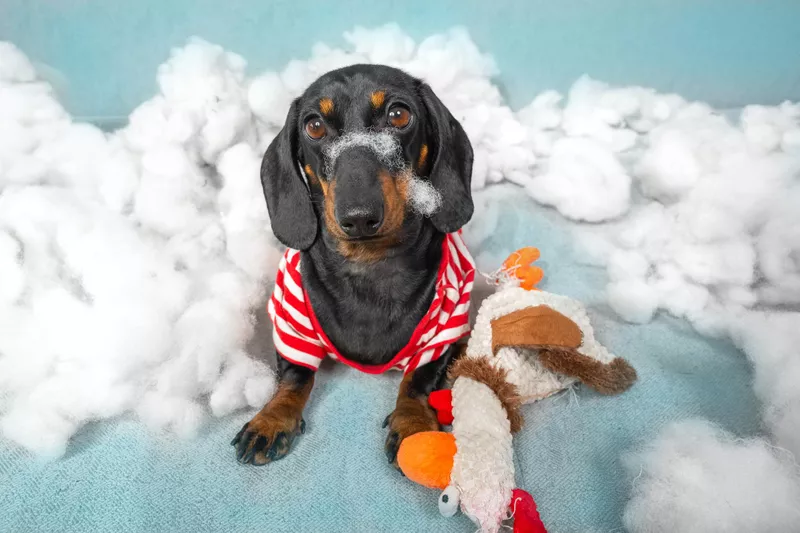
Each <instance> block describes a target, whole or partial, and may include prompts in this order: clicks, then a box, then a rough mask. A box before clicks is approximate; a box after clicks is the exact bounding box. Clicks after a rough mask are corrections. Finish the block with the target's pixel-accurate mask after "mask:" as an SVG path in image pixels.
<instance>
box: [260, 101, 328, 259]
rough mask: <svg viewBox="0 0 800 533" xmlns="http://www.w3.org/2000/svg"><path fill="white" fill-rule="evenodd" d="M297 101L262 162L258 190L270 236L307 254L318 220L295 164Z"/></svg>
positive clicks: (296, 155) (306, 188)
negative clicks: (265, 206)
mask: <svg viewBox="0 0 800 533" xmlns="http://www.w3.org/2000/svg"><path fill="white" fill-rule="evenodd" d="M297 107H298V101H297V100H295V101H294V102H292V106H291V107H290V108H289V114H288V115H287V117H286V124H284V126H283V129H282V130H281V131H280V133H278V136H277V137H275V139H273V140H272V142H271V143H270V145H269V147H268V148H267V151H266V153H265V154H264V159H263V160H262V161H261V186H262V187H263V189H264V198H266V200H267V210H268V211H269V219H270V222H271V224H272V232H273V233H274V234H275V237H277V238H278V240H279V241H280V242H282V243H283V244H285V245H286V246H288V247H289V248H294V249H295V250H307V249H308V248H309V247H310V246H311V245H312V244H313V243H314V239H316V237H317V217H316V215H315V214H314V208H313V207H312V205H311V196H310V193H309V190H308V185H307V184H306V182H305V180H304V179H303V176H302V175H301V174H300V168H299V164H300V163H299V161H298V151H297V150H298V143H299V141H298V132H297Z"/></svg>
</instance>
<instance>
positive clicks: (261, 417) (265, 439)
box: [231, 356, 314, 466]
mask: <svg viewBox="0 0 800 533" xmlns="http://www.w3.org/2000/svg"><path fill="white" fill-rule="evenodd" d="M278 375H279V376H280V378H279V383H278V391H277V392H276V393H275V396H274V397H273V398H272V399H271V400H270V401H269V403H267V405H265V406H264V408H263V409H261V411H259V412H258V414H257V415H256V416H254V417H253V419H252V420H250V422H248V423H247V424H245V425H244V426H243V427H242V429H241V430H239V433H237V434H236V437H234V439H233V441H232V442H231V444H232V445H233V446H235V447H236V459H237V460H238V461H239V462H240V463H242V464H252V465H257V466H260V465H265V464H267V463H271V462H272V461H277V460H278V459H281V458H282V457H284V456H285V455H286V454H287V453H289V450H290V449H291V447H292V443H293V442H294V439H295V437H296V436H297V435H299V434H300V433H304V432H305V428H306V423H305V420H303V408H304V407H305V405H306V402H307V401H308V397H309V395H310V394H311V388H312V387H313V386H314V371H313V370H310V369H308V368H305V367H302V366H298V365H294V364H292V363H290V362H288V361H286V360H285V359H283V358H282V357H280V356H278Z"/></svg>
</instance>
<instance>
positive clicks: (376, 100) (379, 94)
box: [369, 91, 386, 109]
mask: <svg viewBox="0 0 800 533" xmlns="http://www.w3.org/2000/svg"><path fill="white" fill-rule="evenodd" d="M385 98H386V92H385V91H375V92H374V93H372V94H371V95H370V96H369V101H370V102H372V107H374V108H375V109H378V108H379V107H381V106H382V105H383V100H384V99H385Z"/></svg>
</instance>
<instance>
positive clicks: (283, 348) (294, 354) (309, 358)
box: [272, 331, 322, 368]
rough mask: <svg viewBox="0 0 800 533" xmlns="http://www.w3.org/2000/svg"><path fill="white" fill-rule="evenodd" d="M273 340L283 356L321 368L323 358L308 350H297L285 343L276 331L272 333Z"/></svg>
mask: <svg viewBox="0 0 800 533" xmlns="http://www.w3.org/2000/svg"><path fill="white" fill-rule="evenodd" d="M272 340H273V342H274V343H275V349H276V350H278V352H280V354H281V355H282V356H284V357H286V358H288V359H291V360H294V361H297V362H298V363H304V364H307V365H310V366H313V367H314V368H319V365H320V363H321V362H322V360H321V359H319V358H317V357H314V356H313V355H309V354H307V353H306V352H301V351H299V350H295V349H294V348H292V347H291V346H289V345H287V344H284V342H283V341H282V340H281V338H280V337H279V336H278V334H277V332H275V331H273V333H272Z"/></svg>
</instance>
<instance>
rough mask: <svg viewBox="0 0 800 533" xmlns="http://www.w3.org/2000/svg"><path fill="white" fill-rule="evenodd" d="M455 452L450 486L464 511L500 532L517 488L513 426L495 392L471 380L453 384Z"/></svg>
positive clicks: (485, 527) (490, 532) (486, 528)
mask: <svg viewBox="0 0 800 533" xmlns="http://www.w3.org/2000/svg"><path fill="white" fill-rule="evenodd" d="M453 417H454V420H453V435H455V437H456V446H457V451H456V455H455V458H454V459H453V471H452V474H451V478H450V483H451V484H452V485H455V486H456V488H458V490H459V493H460V497H461V510H462V511H464V513H465V514H466V515H467V516H469V517H470V518H471V519H472V521H473V522H475V523H476V524H478V525H479V526H480V527H481V530H482V531H484V532H487V533H496V532H497V531H498V530H499V529H500V525H501V523H502V520H503V518H504V517H505V515H506V510H507V509H508V504H509V502H510V501H511V491H512V490H513V489H514V486H515V485H514V457H513V449H512V446H511V441H512V437H511V425H510V422H509V421H508V416H507V415H506V410H505V408H504V407H503V404H502V403H500V400H498V399H497V396H496V395H495V394H494V392H493V391H492V389H490V388H489V387H487V386H486V385H484V384H483V383H480V382H478V381H475V380H473V379H470V378H467V377H459V378H458V379H456V381H455V383H454V384H453Z"/></svg>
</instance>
